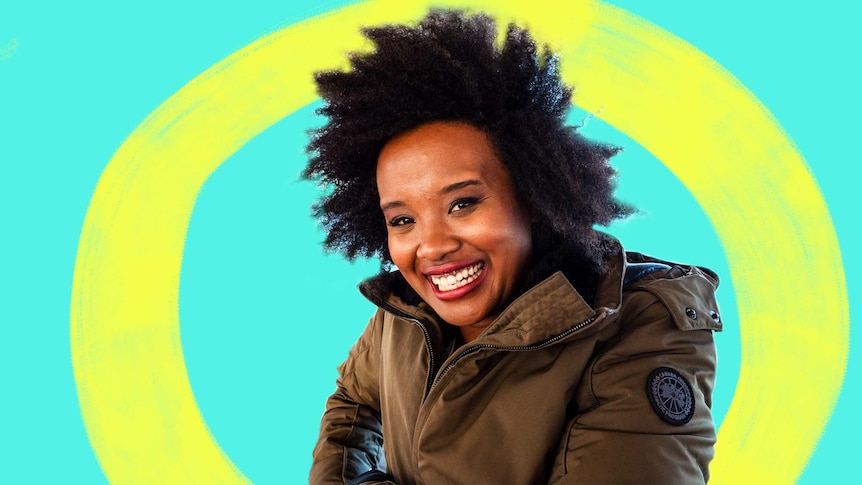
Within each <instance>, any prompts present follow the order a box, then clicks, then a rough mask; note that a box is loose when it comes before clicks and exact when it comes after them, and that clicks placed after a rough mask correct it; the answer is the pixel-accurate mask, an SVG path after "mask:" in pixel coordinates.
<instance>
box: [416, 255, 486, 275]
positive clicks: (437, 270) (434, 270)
mask: <svg viewBox="0 0 862 485" xmlns="http://www.w3.org/2000/svg"><path fill="white" fill-rule="evenodd" d="M481 261H482V260H481V259H474V260H470V261H456V262H452V263H445V264H440V265H435V266H431V267H429V268H426V269H425V271H423V273H424V274H425V275H426V276H436V275H442V274H447V273H452V272H455V271H459V270H462V269H464V268H469V267H470V266H473V265H474V264H476V263H479V262H481Z"/></svg>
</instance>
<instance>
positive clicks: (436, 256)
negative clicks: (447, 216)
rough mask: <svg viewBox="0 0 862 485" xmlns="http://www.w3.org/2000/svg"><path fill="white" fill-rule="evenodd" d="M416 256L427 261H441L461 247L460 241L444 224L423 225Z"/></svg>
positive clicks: (427, 223)
mask: <svg viewBox="0 0 862 485" xmlns="http://www.w3.org/2000/svg"><path fill="white" fill-rule="evenodd" d="M423 226H424V227H422V231H421V235H420V238H421V239H420V240H419V246H418V247H417V249H416V256H417V257H419V258H421V259H425V260H427V261H442V260H443V259H444V258H445V257H446V255H447V254H450V253H453V252H455V251H457V250H458V248H460V247H461V242H460V240H459V239H458V238H457V237H456V236H455V234H453V232H452V231H451V228H450V227H449V226H448V224H446V223H445V222H442V221H441V222H431V223H429V222H426V224H424V225H423Z"/></svg>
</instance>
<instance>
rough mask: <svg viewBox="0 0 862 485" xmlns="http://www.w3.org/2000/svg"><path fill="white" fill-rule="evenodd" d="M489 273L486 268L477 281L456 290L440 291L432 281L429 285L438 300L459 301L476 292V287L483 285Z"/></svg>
mask: <svg viewBox="0 0 862 485" xmlns="http://www.w3.org/2000/svg"><path fill="white" fill-rule="evenodd" d="M487 272H488V267H487V266H485V267H483V268H482V272H481V273H479V276H477V277H476V279H475V280H473V281H471V282H469V283H467V284H466V285H464V286H462V287H460V288H455V289H454V290H449V291H440V289H439V288H437V285H435V284H434V283H433V282H431V281H430V280H429V281H428V284H429V285H431V290H433V291H434V296H436V297H437V299H439V300H443V301H450V300H457V299H458V298H461V297H463V296H464V295H466V294H467V293H470V292H471V291H473V290H475V289H476V287H478V286H479V285H480V284H482V281H484V280H485V274H486V273H487Z"/></svg>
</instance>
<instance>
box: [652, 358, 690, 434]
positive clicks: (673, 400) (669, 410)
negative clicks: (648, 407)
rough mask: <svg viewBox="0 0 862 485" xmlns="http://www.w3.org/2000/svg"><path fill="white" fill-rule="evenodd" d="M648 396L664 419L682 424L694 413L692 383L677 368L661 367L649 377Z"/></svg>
mask: <svg viewBox="0 0 862 485" xmlns="http://www.w3.org/2000/svg"><path fill="white" fill-rule="evenodd" d="M646 393H647V397H648V398H649V402H650V404H652V408H653V410H655V413H656V414H658V417H660V418H661V419H662V420H663V421H665V422H667V423H670V424H672V425H674V426H681V425H683V424H685V423H687V422H689V420H691V417H692V416H693V415H694V392H693V391H692V390H691V384H689V383H688V381H687V380H686V379H685V377H683V375H682V374H680V373H679V371H677V370H676V369H671V368H670V367H659V368H657V369H656V370H654V371H652V373H650V375H649V377H648V378H647V389H646Z"/></svg>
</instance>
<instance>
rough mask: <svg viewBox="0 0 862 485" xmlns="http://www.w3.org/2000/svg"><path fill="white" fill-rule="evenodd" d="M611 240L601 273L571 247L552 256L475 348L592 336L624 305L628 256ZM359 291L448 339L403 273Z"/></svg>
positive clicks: (379, 278) (385, 275) (372, 282)
mask: <svg viewBox="0 0 862 485" xmlns="http://www.w3.org/2000/svg"><path fill="white" fill-rule="evenodd" d="M605 240H606V242H607V243H608V244H606V248H607V249H606V251H605V258H604V259H605V261H604V268H602V270H601V271H600V272H595V271H591V270H590V268H588V266H586V265H585V264H582V263H580V262H579V261H580V260H579V258H577V257H576V255H575V254H574V253H573V252H572V251H573V249H572V248H571V247H569V246H566V245H562V246H561V247H558V248H556V249H555V250H553V251H551V252H549V253H548V254H547V255H546V256H545V257H543V258H542V259H541V260H540V261H539V262H537V263H536V264H535V265H534V267H533V269H532V270H531V272H530V274H529V275H528V277H527V278H526V281H527V283H526V284H525V286H526V287H527V289H526V290H525V291H523V292H522V293H521V295H520V296H518V297H517V298H516V299H515V300H514V301H513V302H512V303H510V304H509V306H508V307H506V309H505V310H503V312H502V313H501V314H500V315H499V316H498V317H497V318H496V319H495V320H494V321H493V322H492V323H491V324H490V325H489V326H488V328H487V329H486V330H485V331H484V332H483V333H482V335H481V336H480V337H479V338H478V339H477V340H476V341H475V342H474V343H476V344H480V343H481V344H487V345H494V346H514V347H517V346H532V345H537V344H540V343H542V342H545V341H552V340H553V339H555V338H556V337H558V336H560V335H561V334H565V335H566V336H568V335H569V334H574V333H575V332H573V331H572V329H573V328H575V327H578V326H579V325H580V326H582V327H584V330H586V326H588V325H586V324H589V323H590V322H592V320H594V319H596V318H597V317H599V316H600V315H602V314H605V313H614V312H616V310H617V309H618V308H619V306H620V302H621V301H622V286H623V275H624V273H625V265H626V262H625V253H624V252H623V249H622V246H621V245H620V243H619V241H617V240H616V239H614V238H611V237H610V236H606V239H605ZM584 275H586V276H585V277H584ZM579 276H582V277H581V278H579ZM533 282H535V283H533ZM359 289H360V291H361V292H362V294H363V295H365V297H366V298H368V299H369V300H370V301H371V302H372V303H374V304H375V305H377V306H378V307H380V308H382V309H384V310H386V311H388V312H390V313H393V314H395V315H396V316H399V317H402V318H407V319H410V320H416V321H419V322H420V323H422V324H424V325H426V326H432V327H435V328H437V329H439V330H440V331H441V332H443V333H447V329H446V328H445V327H448V325H446V324H444V323H442V322H441V320H440V319H439V317H437V315H436V314H435V313H434V311H433V310H432V309H431V307H430V306H429V305H428V304H427V303H425V302H424V301H422V299H421V298H420V297H419V296H418V294H416V292H415V291H413V289H412V288H410V286H409V285H408V284H407V282H406V280H405V279H404V278H403V276H401V273H400V272H397V271H396V272H382V273H380V274H378V275H377V276H374V277H372V278H369V279H367V280H365V281H363V282H362V283H361V284H360V285H359ZM582 324H584V325H582ZM449 330H451V329H449Z"/></svg>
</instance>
